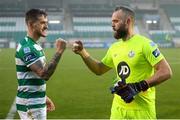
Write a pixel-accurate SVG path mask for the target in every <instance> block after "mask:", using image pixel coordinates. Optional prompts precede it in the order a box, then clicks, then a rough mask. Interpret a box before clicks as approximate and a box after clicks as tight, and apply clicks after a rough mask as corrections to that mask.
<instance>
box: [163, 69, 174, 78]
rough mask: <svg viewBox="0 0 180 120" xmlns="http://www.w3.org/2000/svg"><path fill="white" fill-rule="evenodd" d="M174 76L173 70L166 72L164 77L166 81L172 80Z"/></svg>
mask: <svg viewBox="0 0 180 120" xmlns="http://www.w3.org/2000/svg"><path fill="white" fill-rule="evenodd" d="M172 75H173V73H172V71H171V69H169V70H167V71H166V72H164V76H165V79H166V80H168V79H171V78H172Z"/></svg>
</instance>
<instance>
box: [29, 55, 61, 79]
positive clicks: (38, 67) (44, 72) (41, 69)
mask: <svg viewBox="0 0 180 120" xmlns="http://www.w3.org/2000/svg"><path fill="white" fill-rule="evenodd" d="M60 58H61V54H58V53H55V55H54V56H53V58H52V59H51V61H50V62H49V63H48V64H46V65H45V66H43V64H42V62H41V61H37V62H36V63H34V64H33V65H31V66H30V68H31V70H32V71H34V72H35V73H36V74H38V75H39V76H40V77H41V78H43V79H45V80H48V79H49V78H50V77H51V75H52V74H53V73H54V71H55V69H56V67H57V65H58V63H59V60H60Z"/></svg>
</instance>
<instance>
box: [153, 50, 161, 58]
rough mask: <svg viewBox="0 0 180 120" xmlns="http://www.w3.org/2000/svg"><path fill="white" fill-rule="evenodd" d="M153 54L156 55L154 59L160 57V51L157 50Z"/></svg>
mask: <svg viewBox="0 0 180 120" xmlns="http://www.w3.org/2000/svg"><path fill="white" fill-rule="evenodd" d="M152 54H153V55H154V57H156V58H157V57H158V56H159V55H160V51H159V49H155V50H154V51H153V52H152Z"/></svg>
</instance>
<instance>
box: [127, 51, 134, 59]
mask: <svg viewBox="0 0 180 120" xmlns="http://www.w3.org/2000/svg"><path fill="white" fill-rule="evenodd" d="M134 55H135V52H134V51H132V50H131V51H130V52H129V54H128V56H129V57H130V58H132V57H134Z"/></svg>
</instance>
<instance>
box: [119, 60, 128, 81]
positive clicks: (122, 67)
mask: <svg viewBox="0 0 180 120" xmlns="http://www.w3.org/2000/svg"><path fill="white" fill-rule="evenodd" d="M117 71H118V76H119V77H120V78H121V79H126V78H127V77H129V75H130V67H129V66H128V64H127V63H126V62H124V61H123V62H120V63H119V64H118V66H117Z"/></svg>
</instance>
